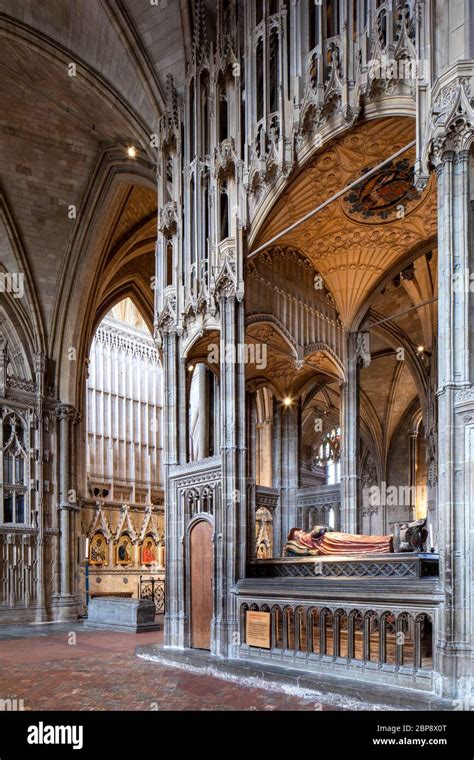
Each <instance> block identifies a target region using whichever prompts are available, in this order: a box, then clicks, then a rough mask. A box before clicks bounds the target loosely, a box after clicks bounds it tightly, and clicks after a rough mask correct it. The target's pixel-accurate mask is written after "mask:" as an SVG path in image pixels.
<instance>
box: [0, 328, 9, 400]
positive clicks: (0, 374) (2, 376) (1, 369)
mask: <svg viewBox="0 0 474 760" xmlns="http://www.w3.org/2000/svg"><path fill="white" fill-rule="evenodd" d="M7 365H8V352H7V341H6V339H5V338H4V336H3V335H2V334H1V333H0V396H3V397H4V396H5V389H6V387H7Z"/></svg>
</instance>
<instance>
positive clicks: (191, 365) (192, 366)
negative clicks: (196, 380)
mask: <svg viewBox="0 0 474 760" xmlns="http://www.w3.org/2000/svg"><path fill="white" fill-rule="evenodd" d="M188 372H194V364H190V365H189V367H188Z"/></svg>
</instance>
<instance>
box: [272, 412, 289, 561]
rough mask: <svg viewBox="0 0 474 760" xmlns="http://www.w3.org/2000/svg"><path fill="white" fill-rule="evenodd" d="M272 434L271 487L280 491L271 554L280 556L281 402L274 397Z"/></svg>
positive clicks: (274, 519)
mask: <svg viewBox="0 0 474 760" xmlns="http://www.w3.org/2000/svg"><path fill="white" fill-rule="evenodd" d="M272 436H273V440H272V483H273V487H274V488H276V489H277V490H279V492H280V495H279V498H278V505H277V507H276V509H275V511H274V513H273V555H274V556H275V557H281V550H282V520H281V402H279V401H278V400H277V399H275V401H274V404H273V424H272ZM285 538H286V536H285Z"/></svg>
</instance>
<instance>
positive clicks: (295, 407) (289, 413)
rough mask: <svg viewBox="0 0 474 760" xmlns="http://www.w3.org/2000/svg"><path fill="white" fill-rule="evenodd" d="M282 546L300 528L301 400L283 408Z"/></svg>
mask: <svg viewBox="0 0 474 760" xmlns="http://www.w3.org/2000/svg"><path fill="white" fill-rule="evenodd" d="M281 421H282V424H281V434H282V436H281V490H280V494H281V496H280V509H281V538H280V540H281V546H282V545H284V544H285V542H286V539H287V538H288V533H289V532H290V529H291V528H294V527H298V508H297V496H298V487H299V466H300V462H299V453H300V446H299V440H300V431H301V400H300V399H298V401H295V402H294V403H293V404H292V406H283V407H282V408H281Z"/></svg>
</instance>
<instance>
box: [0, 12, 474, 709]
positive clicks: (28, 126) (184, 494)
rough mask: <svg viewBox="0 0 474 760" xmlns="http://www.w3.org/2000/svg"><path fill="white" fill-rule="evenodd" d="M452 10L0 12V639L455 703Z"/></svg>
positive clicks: (467, 576)
mask: <svg viewBox="0 0 474 760" xmlns="http://www.w3.org/2000/svg"><path fill="white" fill-rule="evenodd" d="M472 24H473V17H472V3H470V1H469V0H456V2H451V1H450V2H449V3H447V2H444V0H431V2H424V1H422V0H324V2H321V1H320V2H318V1H317V0H314V2H313V0H293V1H292V2H290V0H245V2H244V1H243V0H74V2H69V1H68V0H42V2H41V3H38V2H37V0H21V1H20V0H0V35H1V45H0V69H1V83H0V92H1V109H0V111H1V112H0V121H1V125H0V130H1V139H2V147H3V150H2V156H1V160H0V211H1V216H0V415H1V425H0V436H1V440H0V443H1V445H0V460H1V461H0V473H1V478H0V638H1V631H2V629H3V630H6V629H7V628H8V627H9V626H20V627H22V626H23V627H26V626H33V625H34V626H39V625H40V624H42V625H46V624H49V625H59V624H66V625H69V626H74V625H76V624H78V622H79V621H86V622H87V620H88V618H89V620H90V619H91V614H92V610H93V609H94V610H97V611H98V612H97V614H99V615H100V614H101V613H100V610H101V609H102V608H103V607H104V605H105V604H106V603H107V602H109V603H110V600H111V599H112V600H114V603H115V604H116V605H117V610H118V609H119V608H120V609H122V608H123V609H124V610H125V609H132V605H135V607H134V608H133V609H141V607H140V605H142V604H143V608H145V607H146V605H148V606H149V608H150V609H152V613H150V614H152V618H153V620H154V621H155V624H156V625H157V626H159V627H162V629H163V630H162V637H163V640H162V643H160V644H159V645H158V644H156V645H155V643H154V639H153V636H152V634H151V633H146V634H142V635H143V636H144V638H143V639H141V644H142V646H140V647H139V649H138V650H137V654H138V658H137V661H138V662H141V660H140V657H143V656H145V657H147V658H148V659H152V660H153V661H154V662H155V663H156V667H157V668H158V667H160V666H162V665H163V663H165V664H168V665H173V666H175V665H176V666H177V667H179V666H183V662H186V663H189V662H191V660H190V659H189V658H190V657H191V658H194V660H193V662H195V667H196V668H199V667H201V668H204V669H206V668H207V671H209V669H210V670H211V671H212V668H222V667H229V668H233V669H234V670H235V672H240V673H244V674H245V672H246V668H247V669H248V668H257V666H258V669H259V672H260V671H261V672H262V673H263V674H265V672H266V671H267V670H268V672H270V671H272V669H273V672H276V671H278V672H279V673H281V674H282V677H284V675H285V673H289V672H290V671H291V673H292V674H296V675H294V677H295V678H297V677H299V676H305V677H307V679H308V683H310V682H311V681H312V682H314V683H317V684H318V688H319V689H323V690H325V691H327V693H328V694H329V693H335V694H337V693H341V691H343V692H344V693H345V694H346V695H349V696H353V697H354V698H356V697H357V698H361V694H362V695H363V698H364V699H365V700H367V703H369V704H370V703H377V704H378V703H380V702H383V701H384V700H386V701H387V704H392V705H393V704H396V705H398V706H400V705H401V706H407V705H410V706H411V707H413V708H414V709H418V710H422V709H426V708H427V707H430V708H431V709H434V708H435V707H436V708H439V709H443V710H452V709H458V707H453V705H454V706H456V705H462V706H463V709H464V706H465V705H467V707H465V709H468V710H469V709H473V707H472V706H471V707H469V705H472V704H474V703H473V702H472V701H470V700H472V689H473V686H474V684H473V681H472V664H473V644H474V616H473V613H472V589H473V567H472V542H473V535H474V533H473V528H474V524H473V515H474V468H473V462H474V353H473V352H472V345H471V344H472V341H473V336H474V301H473V297H472V292H473V291H474V285H472V284H471V283H472V277H473V275H471V272H470V267H471V266H473V265H474V251H473V242H472V236H473V230H474V227H473V208H474V205H473V204H474V184H473V181H472V178H473V177H474V153H473V151H474V148H473V143H474V33H473V26H472ZM120 605H121V606H120ZM150 605H151V607H150ZM94 614H95V612H94ZM117 614H119V613H117ZM139 643H140V642H139ZM216 663H217V664H216ZM239 668H240V669H241V670H240V671H239ZM275 669H276V670H275ZM150 673H151V671H148V674H149V675H148V677H150ZM151 677H153V676H151ZM263 677H265V676H263ZM288 677H289V676H288ZM382 695H383V696H382ZM390 700H391V702H390Z"/></svg>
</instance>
